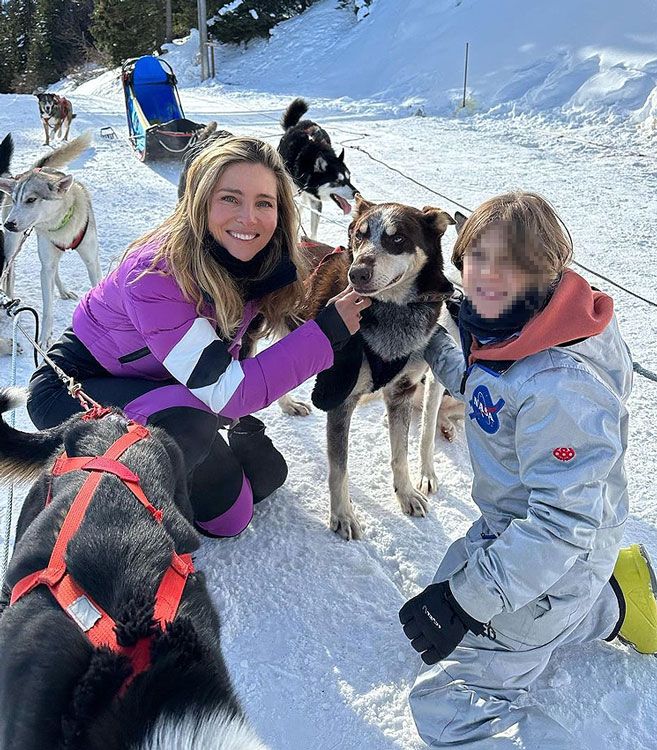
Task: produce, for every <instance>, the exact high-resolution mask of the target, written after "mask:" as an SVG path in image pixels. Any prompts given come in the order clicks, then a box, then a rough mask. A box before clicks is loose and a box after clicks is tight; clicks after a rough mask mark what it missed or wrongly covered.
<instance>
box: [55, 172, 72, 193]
mask: <svg viewBox="0 0 657 750" xmlns="http://www.w3.org/2000/svg"><path fill="white" fill-rule="evenodd" d="M72 184H73V175H72V174H67V175H64V177H60V178H59V180H57V182H52V183H51V184H50V189H51V190H52V192H53V193H57V195H64V193H67V192H68V191H69V190H70V189H71V185H72Z"/></svg>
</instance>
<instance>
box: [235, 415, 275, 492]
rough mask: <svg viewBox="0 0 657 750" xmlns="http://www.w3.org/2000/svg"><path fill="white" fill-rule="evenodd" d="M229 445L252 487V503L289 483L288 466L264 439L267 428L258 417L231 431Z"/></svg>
mask: <svg viewBox="0 0 657 750" xmlns="http://www.w3.org/2000/svg"><path fill="white" fill-rule="evenodd" d="M228 444H229V445H230V448H231V450H232V451H233V453H234V454H235V456H236V458H237V460H238V461H239V462H240V463H241V464H242V469H244V473H245V474H246V478H247V479H248V480H249V483H250V484H251V491H252V492H253V502H254V503H259V502H260V501H261V500H264V499H265V498H266V497H269V495H271V493H272V492H274V490H277V489H278V488H279V487H280V486H281V485H282V484H284V482H285V480H286V479H287V463H286V462H285V459H284V458H283V456H282V455H281V453H280V452H279V451H278V449H277V448H276V446H275V445H274V444H273V443H272V441H271V440H270V439H269V437H268V436H267V435H265V425H264V422H261V421H260V420H259V419H258V418H257V417H254V416H253V415H249V416H246V417H240V419H239V422H237V424H234V425H233V426H232V427H231V428H230V429H229V430H228Z"/></svg>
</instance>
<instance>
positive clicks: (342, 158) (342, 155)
mask: <svg viewBox="0 0 657 750" xmlns="http://www.w3.org/2000/svg"><path fill="white" fill-rule="evenodd" d="M338 161H341V162H342V163H343V164H344V149H342V151H340V153H339V154H338Z"/></svg>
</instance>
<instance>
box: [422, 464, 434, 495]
mask: <svg viewBox="0 0 657 750" xmlns="http://www.w3.org/2000/svg"><path fill="white" fill-rule="evenodd" d="M417 489H418V490H419V491H420V492H421V494H422V495H431V494H433V493H434V492H435V491H436V490H437V489H438V477H437V476H436V472H435V471H434V470H433V469H424V470H423V471H422V476H421V477H420V481H419V482H418V483H417Z"/></svg>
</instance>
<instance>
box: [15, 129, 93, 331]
mask: <svg viewBox="0 0 657 750" xmlns="http://www.w3.org/2000/svg"><path fill="white" fill-rule="evenodd" d="M90 142H91V136H90V135H89V134H85V135H81V136H80V137H79V138H76V139H75V140H74V141H71V143H68V144H66V145H65V146H60V148H58V149H56V150H55V151H53V152H52V153H50V154H47V155H46V156H43V157H42V158H41V159H39V160H38V161H37V162H35V164H34V165H33V166H32V168H31V169H29V170H28V171H27V172H25V173H23V174H21V175H19V176H18V177H4V178H1V177H0V192H3V193H6V194H7V196H8V197H7V198H5V201H4V204H3V206H2V218H3V220H4V228H5V234H4V261H5V268H4V269H3V272H2V274H3V275H2V281H3V282H4V287H5V289H6V291H7V294H8V295H9V296H10V297H11V296H13V285H14V268H13V264H14V261H15V258H16V255H17V254H18V252H19V250H20V249H21V247H22V246H23V243H24V241H25V238H26V236H27V233H29V231H30V230H31V229H33V228H34V230H35V231H36V234H37V246H38V252H39V259H40V261H41V294H42V297H43V322H42V328H41V337H40V341H39V343H40V344H41V345H43V346H47V345H48V343H49V341H50V337H51V334H52V324H53V312H52V304H53V297H54V291H55V286H57V290H58V291H59V294H60V296H61V297H62V299H75V298H76V294H75V293H74V292H71V291H69V290H67V289H66V287H65V286H64V284H63V283H62V280H61V279H60V277H59V261H60V260H61V256H62V253H63V252H64V251H66V250H68V249H75V250H77V252H78V254H79V255H80V257H81V258H82V261H83V263H84V264H85V266H86V267H87V273H88V274H89V281H90V282H91V285H92V286H95V285H96V284H97V283H98V282H99V281H100V278H101V270H100V261H99V260H98V235H97V232H96V220H95V218H94V214H93V210H92V207H91V196H90V195H89V193H88V191H87V189H86V188H85V187H84V186H83V185H82V184H81V183H79V182H77V181H76V180H74V179H73V176H72V175H67V174H64V173H63V172H59V171H57V169H56V168H57V167H63V166H64V165H66V164H68V163H69V162H70V161H72V160H73V159H75V158H76V157H78V156H79V155H80V154H81V153H83V152H84V151H85V150H86V149H87V148H88V147H89V144H90Z"/></svg>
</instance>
